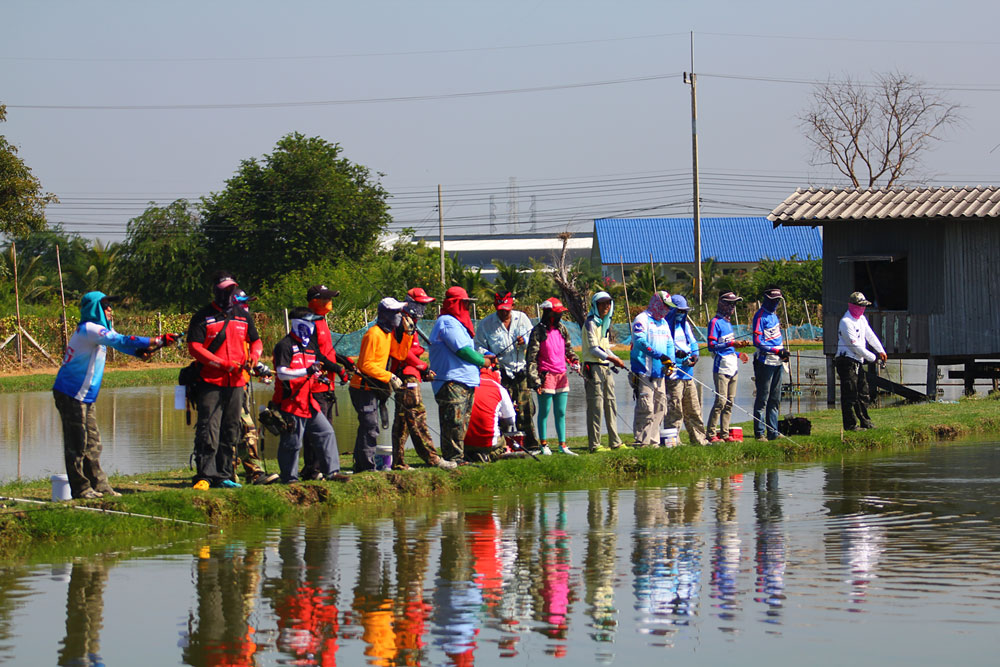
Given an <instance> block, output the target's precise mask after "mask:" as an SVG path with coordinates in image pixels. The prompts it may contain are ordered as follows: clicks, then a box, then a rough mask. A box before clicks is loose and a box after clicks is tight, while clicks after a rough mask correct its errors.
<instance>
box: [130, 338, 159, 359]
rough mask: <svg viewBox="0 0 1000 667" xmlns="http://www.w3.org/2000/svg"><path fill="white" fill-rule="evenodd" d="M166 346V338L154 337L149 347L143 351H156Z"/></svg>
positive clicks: (150, 340)
mask: <svg viewBox="0 0 1000 667" xmlns="http://www.w3.org/2000/svg"><path fill="white" fill-rule="evenodd" d="M164 345H166V343H165V342H164V337H163V336H152V337H151V338H150V339H149V347H145V348H143V349H144V350H155V349H158V348H161V347H163V346H164ZM136 356H138V355H136Z"/></svg>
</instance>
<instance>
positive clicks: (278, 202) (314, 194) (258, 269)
mask: <svg viewBox="0 0 1000 667" xmlns="http://www.w3.org/2000/svg"><path fill="white" fill-rule="evenodd" d="M341 153H342V149H341V147H340V144H335V143H330V142H328V141H326V140H325V139H322V138H320V137H306V136H304V135H302V134H299V133H298V132H293V133H291V134H288V135H286V136H284V137H282V138H281V139H280V140H279V141H278V143H277V145H276V147H275V150H274V151H273V152H272V153H271V154H270V155H265V156H263V158H261V159H260V160H256V159H253V158H250V159H247V160H244V161H243V162H242V163H241V164H240V168H239V170H238V171H237V173H236V175H235V176H233V177H232V178H231V179H229V180H228V181H227V182H226V188H225V190H223V191H222V192H219V193H214V194H212V195H210V196H209V197H207V198H206V199H205V201H204V205H203V216H204V217H203V219H202V230H203V232H204V235H205V238H206V239H207V245H208V248H209V252H210V258H211V261H212V263H213V264H214V265H216V266H226V267H230V268H231V270H233V271H236V270H237V268H236V267H239V272H240V276H239V279H240V283H241V284H242V285H244V287H245V288H250V289H253V288H255V287H257V286H260V285H261V284H263V283H264V282H267V281H274V280H275V279H277V278H278V277H279V276H280V275H281V274H282V273H284V272H287V271H294V270H296V269H300V268H302V267H305V266H307V265H308V264H310V263H312V262H315V261H316V260H318V259H321V258H330V259H334V260H342V259H347V258H350V259H359V258H362V257H367V256H371V255H372V254H373V253H374V252H375V250H376V248H377V241H378V237H379V235H380V233H381V232H382V231H383V230H384V229H385V227H386V225H387V224H388V223H389V221H390V216H389V212H388V206H387V204H386V198H387V196H388V193H387V192H386V191H385V190H384V189H383V188H382V185H381V184H380V183H379V182H378V180H377V176H381V174H373V173H372V172H371V171H369V169H368V168H367V167H364V166H362V165H358V164H354V163H352V162H350V161H349V160H347V159H346V158H344V157H342V156H341Z"/></svg>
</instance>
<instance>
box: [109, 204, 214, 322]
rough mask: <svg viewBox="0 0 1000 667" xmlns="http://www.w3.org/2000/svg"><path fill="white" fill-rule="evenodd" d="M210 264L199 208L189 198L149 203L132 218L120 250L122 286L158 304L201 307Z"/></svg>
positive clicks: (118, 263)
mask: <svg viewBox="0 0 1000 667" xmlns="http://www.w3.org/2000/svg"><path fill="white" fill-rule="evenodd" d="M216 268H220V267H217V266H212V265H210V263H209V261H208V251H207V250H206V248H205V239H204V237H203V236H202V233H201V226H200V217H199V215H198V211H197V209H196V208H195V207H194V206H192V205H191V204H190V203H189V202H188V201H187V200H185V199H178V200H177V201H175V202H173V203H171V204H168V205H166V206H155V205H152V204H151V205H150V206H149V207H148V208H147V209H146V210H145V211H143V212H142V214H140V215H139V216H138V217H135V218H132V219H131V220H129V222H128V228H127V231H126V235H125V241H124V242H123V243H122V244H121V247H120V248H119V249H118V256H117V258H116V262H115V272H116V278H117V282H118V285H119V286H120V287H121V289H122V290H123V291H124V292H125V293H126V294H127V295H129V296H132V297H136V298H138V299H139V300H140V301H142V302H143V303H145V304H146V305H149V306H153V307H156V308H166V309H174V308H188V309H190V308H196V307H197V306H198V305H199V304H201V302H203V301H205V300H206V299H207V297H208V295H209V286H208V282H207V279H208V276H209V275H210V274H211V273H212V271H213V270H215V269H216Z"/></svg>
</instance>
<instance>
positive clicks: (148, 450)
mask: <svg viewBox="0 0 1000 667" xmlns="http://www.w3.org/2000/svg"><path fill="white" fill-rule="evenodd" d="M706 361H707V360H706ZM824 364H825V361H824V359H823V358H822V357H821V356H820V355H819V352H818V351H813V352H804V353H803V354H802V356H801V357H800V359H799V363H798V364H796V363H795V362H794V359H793V364H792V380H793V381H797V382H799V383H801V386H800V388H799V391H798V392H797V393H796V395H794V396H791V397H789V399H786V400H784V401H782V404H781V412H782V414H785V413H788V412H795V413H802V412H810V411H813V410H818V409H824V408H826V379H825V372H826V371H825V365H824ZM888 370H889V374H890V377H892V378H893V379H898V377H899V373H900V372H903V373H904V375H905V381H907V382H920V381H923V374H924V371H923V370H922V369H921V368H918V367H916V366H914V365H913V364H912V363H911V362H906V363H905V365H903V366H893V365H890V367H889V369H888ZM752 374H753V370H752V366H751V365H750V364H743V365H741V375H740V381H739V384H738V386H737V395H736V408H735V409H734V411H733V421H734V422H743V421H749V419H750V416H749V413H750V412H751V411H752V409H753V400H754V399H753V395H754V392H753V381H752ZM696 378H697V379H698V380H699V381H701V382H703V383H705V384H706V385H708V387H709V388H711V386H712V367H711V364H710V363H703V364H699V365H698V366H696ZM615 382H616V383H617V396H618V406H619V407H618V431H619V432H620V433H630V432H631V431H632V415H633V412H634V409H635V402H634V400H633V398H632V392H631V389H630V388H629V387H628V380H627V375H626V374H625V373H619V374H617V375H616V376H615ZM256 386H257V391H256V393H255V395H256V398H257V402H258V404H260V405H263V404H265V403H266V402H267V400H268V399H269V398H270V396H271V393H272V390H271V389H270V388H269V387H265V386H263V385H260V384H259V383H258V384H257V385H256ZM947 390H949V391H950V392H952V393H954V397H957V392H958V391H959V388H958V387H947ZM422 391H423V396H424V402H425V404H426V406H427V412H428V414H427V423H428V425H429V426H430V428H431V433H432V435H433V436H434V438H435V440H437V433H438V414H437V404H436V403H435V401H434V396H433V394H432V393H431V390H430V384H429V383H424V384H423V387H422ZM173 392H174V388H173V387H172V386H169V387H136V388H122V389H104V390H102V391H101V394H100V398H99V399H98V401H97V424H98V427H99V428H100V430H101V440H102V442H103V444H104V454H103V456H102V458H101V463H102V465H103V466H104V468H105V470H107V471H108V472H109V473H113V472H118V473H122V474H133V473H139V472H149V471H156V470H173V469H177V468H182V467H184V466H186V465H187V464H188V457H189V456H190V455H191V450H192V447H193V442H194V428H193V426H188V425H187V424H186V423H185V416H184V412H183V411H179V410H174V409H173ZM337 396H338V403H339V406H340V408H339V409H340V416H339V417H337V418H335V419H334V430H335V431H336V434H337V442H338V443H339V448H340V450H341V452H344V453H346V455H347V457H348V458H347V459H346V460H349V457H350V452H351V451H352V450H353V447H354V438H355V434H356V432H357V424H358V422H357V417H356V414H355V412H354V409H353V408H352V407H351V401H350V397H349V396H348V393H347V389H346V388H344V387H338V389H337ZM949 397H952V394H951V393H949V394H946V395H945V398H949ZM702 400H703V404H704V408H703V410H702V413H703V415H704V416H705V417H706V418H707V417H708V412H709V410H710V409H711V406H712V403H713V402H714V395H713V394H712V392H711V391H710V390H709V389H703V392H702ZM390 408H391V406H390ZM585 414H586V402H585V400H584V394H583V380H582V378H580V377H579V376H577V375H572V376H571V377H570V395H569V404H568V406H567V417H566V430H567V433H568V435H569V436H571V437H572V436H585V435H586V434H587V428H586V419H585ZM192 418H194V415H192ZM549 431H550V433H551V432H552V426H551V423H550V426H549ZM265 436H266V437H265V445H264V446H265V454H266V456H268V457H270V458H274V456H275V453H274V452H275V447H276V446H277V441H276V439H275V438H273V437H270V436H267V435H266V434H265ZM388 436H389V433H388V430H384V431H383V433H382V434H381V440H382V441H384V442H388V440H389V437H388ZM62 461H63V457H62V427H61V426H60V423H59V415H58V413H57V412H56V409H55V405H54V404H53V401H52V394H51V392H32V393H23V394H0V482H3V481H9V480H12V479H16V478H24V479H38V478H45V477H48V476H49V475H51V474H54V473H64V472H65V468H64V467H63V462H62Z"/></svg>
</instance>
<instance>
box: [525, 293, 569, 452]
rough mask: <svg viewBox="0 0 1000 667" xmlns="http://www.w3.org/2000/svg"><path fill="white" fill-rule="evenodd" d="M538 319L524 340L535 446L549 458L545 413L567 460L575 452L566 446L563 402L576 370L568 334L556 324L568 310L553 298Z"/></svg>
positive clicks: (543, 306) (562, 325)
mask: <svg viewBox="0 0 1000 667" xmlns="http://www.w3.org/2000/svg"><path fill="white" fill-rule="evenodd" d="M541 308H542V316H541V318H540V319H539V321H538V324H536V325H535V327H534V328H533V329H532V330H531V335H530V336H529V337H528V351H527V352H526V353H525V359H526V360H527V362H528V386H529V387H531V388H532V389H534V390H535V391H536V392H537V393H538V444H539V445H541V451H542V454H545V455H550V454H552V450H551V449H549V446H548V444H547V443H546V441H545V432H546V426H547V422H548V418H549V410H550V409H552V412H553V418H554V419H555V422H556V437H557V438H558V439H559V451H560V452H562V453H563V454H569V455H570V456H577V454H576V452H574V451H573V450H571V449H570V448H569V447H568V446H567V445H566V402H567V399H568V398H569V373H568V372H569V370H570V368H572V369H573V370H577V371H578V370H579V369H580V360H579V359H577V356H576V353H575V352H573V345H572V343H570V338H569V331H568V330H567V329H566V325H565V324H563V323H562V322H561V321H560V320H561V319H562V314H563V313H565V312H567V311H568V310H569V308H567V307H566V306H564V305H562V302H561V301H560V300H559V299H557V298H555V297H553V298H551V299H546V300H545V301H543V302H542V305H541Z"/></svg>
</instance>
